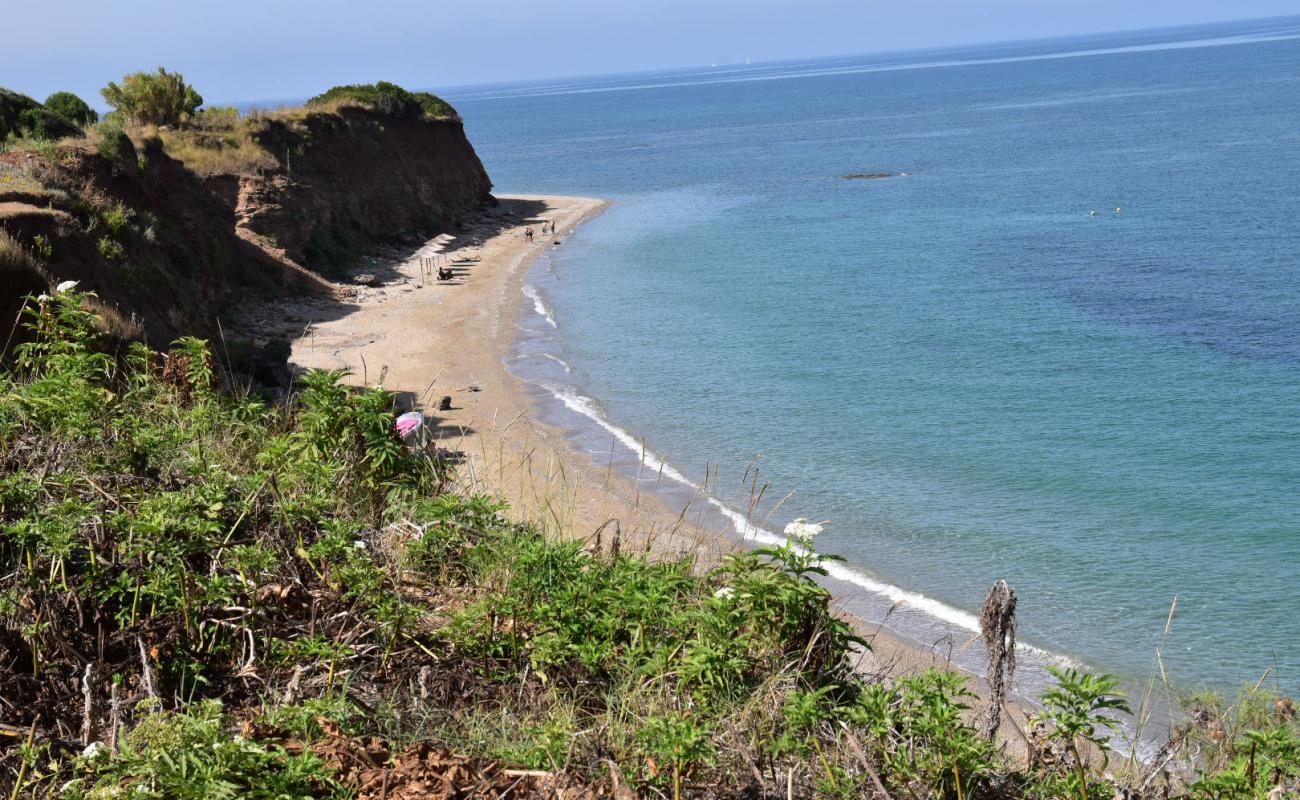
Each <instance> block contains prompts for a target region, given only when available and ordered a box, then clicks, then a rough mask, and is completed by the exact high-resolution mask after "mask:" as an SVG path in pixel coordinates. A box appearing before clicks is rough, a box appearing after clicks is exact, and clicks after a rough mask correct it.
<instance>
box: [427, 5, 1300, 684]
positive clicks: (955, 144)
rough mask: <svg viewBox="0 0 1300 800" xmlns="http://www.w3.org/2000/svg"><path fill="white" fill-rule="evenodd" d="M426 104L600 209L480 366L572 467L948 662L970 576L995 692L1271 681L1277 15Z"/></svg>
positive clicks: (1286, 131)
mask: <svg viewBox="0 0 1300 800" xmlns="http://www.w3.org/2000/svg"><path fill="white" fill-rule="evenodd" d="M443 93H444V94H445V95H446V96H447V97H448V98H449V99H450V100H451V101H452V102H453V103H454V104H455V105H456V107H457V108H458V110H459V111H460V112H461V114H462V115H463V117H464V119H465V124H466V129H467V131H468V134H469V137H470V139H471V141H473V142H474V145H475V147H476V148H477V150H478V152H479V154H480V156H481V157H482V159H483V161H484V163H485V165H486V167H487V169H488V172H489V174H490V175H491V176H492V178H493V180H494V182H495V186H496V188H495V191H496V192H497V193H499V194H503V195H505V194H511V193H553V194H573V195H590V196H599V197H605V198H609V199H610V200H612V201H613V203H612V205H611V206H610V208H609V209H608V210H607V211H606V212H605V213H604V214H602V215H600V216H599V217H597V218H595V219H593V220H591V221H589V222H587V223H585V224H584V225H582V226H581V227H580V228H579V229H578V230H577V232H576V233H575V234H574V235H573V236H571V237H568V238H567V239H566V240H565V241H564V243H563V244H562V245H558V246H548V247H547V248H546V255H545V256H544V257H543V258H541V259H539V260H538V261H537V263H536V265H535V266H534V267H533V268H532V269H531V271H530V272H529V273H528V275H527V276H526V282H525V287H524V295H523V296H521V297H520V298H519V302H520V307H521V315H520V321H519V327H520V331H519V340H518V343H517V345H516V347H515V349H514V351H513V352H512V353H511V354H510V356H509V358H508V364H507V366H508V367H509V368H510V369H511V370H512V371H514V373H515V374H517V375H519V376H520V377H522V378H523V379H524V380H525V381H527V382H528V385H529V386H530V391H531V392H532V393H533V395H534V399H535V401H536V403H537V407H538V413H539V415H540V416H541V417H542V418H543V419H546V420H547V421H550V422H552V423H554V424H557V425H561V426H563V427H564V428H565V429H566V430H568V431H570V432H571V435H572V437H573V440H574V443H575V445H577V446H579V447H581V448H583V449H585V450H586V451H587V452H588V453H589V454H590V455H591V457H592V459H593V460H595V461H596V462H597V463H608V464H611V465H614V466H616V467H617V468H618V469H619V470H620V471H622V472H624V473H625V474H627V475H628V476H629V477H632V478H635V479H637V480H638V481H639V483H640V484H641V486H642V487H643V488H644V490H645V491H647V492H657V493H660V494H661V495H662V496H663V497H664V498H665V500H666V502H669V503H671V504H677V505H679V506H682V507H685V506H686V505H687V504H690V505H691V509H692V513H694V514H696V515H697V517H698V519H700V520H701V521H702V524H709V525H713V526H715V527H716V528H717V529H718V530H720V531H725V532H728V533H729V534H730V535H733V536H736V537H737V538H742V537H744V538H748V539H749V540H751V541H752V540H755V539H757V540H758V541H759V542H772V541H779V540H780V538H781V531H782V530H783V528H784V526H785V525H786V524H788V523H789V522H790V521H791V520H792V519H794V518H797V517H804V518H807V519H808V520H811V521H825V522H826V529H825V532H824V533H823V534H822V535H821V536H820V537H819V538H818V540H817V542H816V547H817V549H818V550H819V551H821V552H824V553H832V554H837V555H839V556H841V557H843V559H844V561H843V562H835V563H834V564H833V565H832V575H831V577H830V579H829V580H828V585H831V586H832V588H833V590H834V591H835V593H836V596H837V598H838V599H839V602H841V603H842V604H843V605H844V607H845V608H847V609H849V610H851V611H853V612H854V613H857V614H859V615H861V616H863V617H864V618H865V619H867V620H868V621H869V622H871V623H873V624H881V625H883V627H884V629H886V630H888V631H889V632H890V633H892V634H894V635H896V636H900V637H902V638H904V639H906V640H908V641H910V642H911V643H913V644H915V645H917V646H920V647H924V648H927V649H932V650H934V651H935V652H938V653H940V654H941V655H943V656H945V657H950V658H952V659H953V660H954V661H955V662H956V663H958V664H959V665H965V666H967V667H968V668H969V669H971V670H972V671H974V672H978V671H979V669H980V652H981V651H982V645H980V644H979V643H978V639H977V638H976V637H977V633H976V631H977V629H978V625H977V615H978V613H979V610H980V607H981V604H982V602H983V600H984V598H985V596H986V593H987V592H988V590H989V588H990V587H991V586H992V584H993V583H994V582H995V581H997V580H999V579H1005V580H1006V581H1007V582H1008V583H1009V584H1010V585H1011V586H1012V587H1013V588H1014V590H1015V591H1016V593H1017V596H1018V600H1019V603H1018V623H1019V639H1020V642H1021V646H1022V667H1021V674H1022V676H1024V677H1023V678H1022V683H1021V685H1022V688H1023V687H1024V686H1025V685H1028V686H1030V687H1032V686H1034V685H1035V678H1034V677H1033V674H1034V670H1035V669H1036V668H1037V667H1038V666H1040V665H1042V664H1048V663H1057V664H1066V665H1075V666H1078V667H1080V668H1083V669H1087V670H1090V671H1097V672H1109V673H1114V674H1116V675H1119V676H1120V677H1121V678H1123V680H1124V681H1125V683H1126V685H1128V686H1130V687H1133V688H1134V689H1135V690H1136V691H1141V690H1142V687H1143V686H1145V685H1146V683H1147V681H1149V679H1150V677H1151V676H1152V675H1156V676H1158V678H1159V680H1160V681H1161V682H1164V681H1168V683H1169V685H1171V686H1173V687H1175V688H1176V690H1177V691H1192V690H1201V689H1211V690H1219V691H1224V692H1229V693H1231V692H1233V691H1235V690H1236V689H1237V688H1238V687H1240V686H1242V685H1245V684H1255V683H1257V682H1260V681H1263V684H1264V685H1267V686H1270V687H1272V688H1275V689H1277V690H1279V691H1282V692H1284V693H1292V694H1294V693H1296V692H1298V691H1300V602H1298V600H1297V597H1298V594H1300V593H1298V591H1297V573H1298V572H1300V17H1291V18H1275V19H1267V20H1253V21H1245V22H1236V23H1228V24H1215V25H1203V26H1194V27H1180V28H1166V29H1159V30H1147V31H1137V32H1127V33H1113V34H1104V35H1090V36H1082V37H1073V38H1059V39H1051V40H1041V41H1029V42H1013V43H1002V44H991V45H980V46H970V47H961V48H948V49H941V50H926V51H908V52H891V53H881V54H874V55H873V54H867V55H850V56H842V57H834V58H810V59H804V60H795V61H783V62H776V63H754V64H727V65H705V66H700V67H698V68H692V69H677V70H670V71H660V72H651V73H637V74H622V75H603V76H595V77H583V78H573V79H565V80H549V81H534V82H526V83H513V84H505V85H492V86H474V87H461V88H456V89H450V90H444V92H443ZM853 175H857V176H870V177H848V176H853ZM1026 658H1029V660H1028V662H1027V661H1026V660H1025V659H1026ZM1027 663H1028V664H1029V666H1026V664H1027ZM1038 672H1039V673H1041V670H1038ZM1026 681H1027V683H1026Z"/></svg>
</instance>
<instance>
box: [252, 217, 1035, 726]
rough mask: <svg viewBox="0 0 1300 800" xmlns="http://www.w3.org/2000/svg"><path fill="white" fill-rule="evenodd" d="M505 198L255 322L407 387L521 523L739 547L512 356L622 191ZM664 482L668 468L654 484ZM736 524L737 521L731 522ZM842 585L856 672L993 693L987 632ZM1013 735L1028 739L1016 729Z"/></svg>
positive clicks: (684, 547)
mask: <svg viewBox="0 0 1300 800" xmlns="http://www.w3.org/2000/svg"><path fill="white" fill-rule="evenodd" d="M499 199H500V201H501V205H500V206H499V207H498V208H496V209H487V210H485V211H484V212H482V214H480V215H479V217H478V219H477V220H475V221H472V222H470V223H469V224H467V225H466V226H465V229H464V230H463V231H461V232H459V233H457V234H456V235H450V234H445V235H442V236H439V237H437V238H435V239H433V240H430V241H429V242H426V243H425V244H424V245H423V246H421V247H419V248H405V249H401V250H394V251H393V256H392V257H391V258H387V259H378V258H376V259H370V264H371V266H369V267H366V268H365V269H366V271H368V272H371V273H374V274H375V275H377V276H381V283H380V285H378V286H374V287H356V288H353V287H351V286H348V287H347V288H346V289H345V290H344V293H345V294H348V293H350V294H351V296H350V297H346V298H345V299H343V300H341V301H340V300H335V301H322V300H312V299H297V300H294V301H288V302H281V303H275V304H273V305H272V306H271V307H267V306H265V305H264V306H262V307H260V308H259V309H258V311H257V312H256V313H260V314H262V315H263V316H268V312H270V314H269V316H271V317H275V318H276V320H275V321H274V322H267V321H263V323H261V324H259V323H258V322H257V321H255V320H254V321H251V324H252V326H253V327H254V328H255V329H260V330H261V331H263V332H268V330H267V329H268V328H273V327H274V326H275V325H277V324H278V325H281V326H283V325H285V324H286V323H287V324H291V325H297V327H298V329H299V331H298V332H299V335H297V336H294V337H292V338H293V349H292V355H291V356H290V362H291V364H292V365H293V366H294V367H295V368H297V369H313V368H314V369H347V370H349V371H350V372H351V373H352V374H351V375H350V376H349V377H348V378H347V379H346V381H347V382H349V383H353V384H356V385H361V384H366V383H368V384H370V385H374V384H375V383H382V384H383V385H384V386H385V387H386V388H387V389H389V390H390V391H394V392H396V393H398V395H399V402H400V403H401V404H402V405H403V406H404V407H408V408H412V409H416V410H421V411H424V412H426V413H427V414H429V415H430V416H431V418H432V423H433V425H432V428H433V437H434V438H435V440H436V441H437V443H438V446H439V447H442V448H445V449H448V450H452V451H458V452H460V453H463V458H464V460H463V463H462V464H461V465H460V469H459V471H458V474H459V477H458V479H457V480H456V486H457V488H458V489H459V490H461V491H465V492H470V493H487V494H492V495H496V496H499V497H502V498H504V499H505V500H507V501H508V502H509V503H510V509H509V511H508V512H507V513H508V516H510V517H511V518H512V519H516V520H521V521H522V520H529V521H532V522H534V523H536V524H539V525H540V526H541V527H542V528H543V529H544V530H546V531H547V532H549V533H561V534H562V535H566V536H571V537H576V538H593V537H595V536H602V537H605V539H606V541H608V538H609V537H610V536H613V535H616V534H615V532H617V535H620V536H621V537H622V543H623V547H624V548H625V549H626V548H628V547H629V546H635V547H639V548H642V549H645V550H648V551H651V552H656V553H660V554H666V555H676V554H682V553H690V554H691V555H693V556H695V557H697V558H698V559H699V560H700V561H701V562H702V563H705V564H709V563H712V562H715V561H716V560H718V559H720V558H721V557H722V556H723V555H724V554H725V553H727V552H730V551H733V550H735V549H736V548H737V547H740V546H742V545H741V544H740V541H739V540H740V537H739V536H738V535H735V534H729V533H727V532H723V531H719V530H715V529H713V528H714V526H712V525H706V524H705V523H704V522H703V520H702V514H703V513H710V512H711V513H713V514H714V515H718V514H722V515H724V518H725V515H729V514H735V513H736V512H734V511H732V510H731V509H728V508H722V507H719V508H712V507H710V508H705V507H706V506H710V504H714V505H716V504H717V503H718V501H716V500H714V499H713V498H712V497H710V496H709V495H708V494H705V493H704V492H703V491H701V490H700V489H698V487H697V488H696V489H695V490H694V492H690V491H685V492H683V491H674V492H673V493H672V494H673V499H674V500H675V501H679V502H680V501H682V500H683V498H685V502H684V507H681V508H678V507H673V506H670V505H668V501H667V498H666V497H665V496H663V494H661V493H659V492H656V491H654V490H653V487H652V488H651V490H650V491H643V489H642V485H641V484H642V483H645V482H646V481H647V480H649V479H648V478H647V479H643V480H640V481H638V480H636V479H635V476H629V475H625V474H621V473H620V472H619V471H618V469H617V468H616V467H615V465H614V464H613V463H612V461H613V459H607V461H609V462H610V463H606V464H600V463H598V459H597V458H596V457H595V452H594V451H584V450H582V449H581V448H579V447H578V446H577V444H576V442H575V438H576V435H577V434H576V433H575V432H574V431H573V430H570V429H568V428H566V427H564V426H561V425H558V424H554V423H551V422H548V421H545V420H542V419H539V417H541V416H543V415H542V414H541V413H540V412H541V409H540V408H539V403H538V398H537V397H536V396H530V395H533V394H534V392H540V391H543V390H542V389H541V388H540V387H539V386H538V385H537V384H534V383H531V382H530V381H528V380H527V379H526V378H524V377H521V376H519V375H516V374H515V373H514V372H513V371H512V370H511V369H510V368H509V367H508V366H507V359H508V358H509V357H510V356H511V354H512V353H513V352H514V351H515V347H516V344H517V342H518V341H519V339H520V337H521V336H522V335H523V334H524V332H525V330H526V329H524V328H522V326H520V325H519V322H520V319H521V314H523V313H526V308H527V305H528V304H532V305H533V307H534V309H535V310H536V312H537V314H538V316H539V317H541V316H544V315H545V314H546V312H545V310H544V306H542V305H541V300H540V299H539V298H537V297H534V296H530V295H528V294H526V292H525V285H526V284H525V279H526V276H527V275H528V273H529V270H530V269H532V268H533V267H534V265H535V263H536V262H537V261H538V260H539V259H540V258H541V257H542V256H543V255H545V254H546V253H547V252H549V251H550V249H551V248H552V247H556V246H563V243H564V242H567V241H568V239H569V238H570V237H571V236H572V235H573V234H574V231H575V230H576V229H577V228H578V227H579V226H580V225H581V224H582V223H583V222H586V221H588V220H590V219H592V218H594V217H596V216H597V215H599V214H600V213H601V212H602V211H604V210H605V209H606V208H607V207H608V206H609V205H610V201H607V200H602V199H597V198H577V197H563V196H555V195H515V196H509V197H502V198H499ZM544 220H545V221H551V220H554V221H555V222H556V225H557V228H558V230H557V233H556V234H554V235H548V236H547V237H540V236H539V237H538V238H537V240H536V241H534V242H533V243H527V242H525V241H524V240H523V233H522V231H523V229H524V228H525V227H527V226H530V225H531V226H532V227H533V228H534V229H535V230H537V231H539V230H540V223H541V222H542V221H544ZM552 242H557V243H556V244H552ZM422 258H423V259H433V261H434V263H438V264H451V265H452V266H454V267H455V268H456V270H457V275H456V277H455V278H454V279H453V280H452V281H449V282H445V283H443V282H434V281H432V280H428V279H424V278H422V275H421V272H422V265H421V259H422ZM457 261H462V262H465V263H463V264H460V265H457V264H456V262H457ZM428 263H429V262H426V268H427V264H428ZM303 320H306V325H305V327H304V326H303V325H302V324H301V323H302V321H303ZM550 324H551V325H552V326H554V323H553V321H552V322H550ZM270 332H274V331H270ZM280 333H281V334H283V333H284V330H283V327H282V328H281V330H280ZM548 357H549V356H548ZM443 397H450V398H451V408H450V410H446V411H440V410H437V409H438V405H439V401H440V400H441V399H442V398H443ZM623 444H624V445H626V442H624V443H623ZM616 446H617V445H616ZM642 463H643V465H644V463H645V462H644V461H643V462H642ZM667 469H669V470H670V469H671V468H670V467H669V468H667ZM663 477H665V474H664V472H663V471H661V472H660V473H659V475H658V476H656V477H655V479H654V482H655V483H659V482H661V481H662V478H663ZM669 480H670V481H672V480H674V479H673V478H669ZM683 481H684V483H685V484H686V485H689V486H693V485H694V484H692V483H691V482H689V481H685V480H684V479H683ZM681 488H684V487H681ZM699 501H705V502H703V503H701V502H699ZM730 522H731V523H732V524H731V525H730V526H729V527H732V528H733V529H734V520H730ZM831 583H833V584H841V585H842V586H841V590H840V591H833V595H834V600H833V601H832V602H833V605H834V606H835V607H836V608H837V609H839V613H840V614H841V615H842V616H844V617H845V618H847V619H848V620H849V621H850V622H851V623H853V625H854V627H855V628H856V629H857V630H858V631H859V633H860V635H863V637H864V638H866V639H867V640H868V641H869V642H870V643H871V651H870V652H868V653H865V654H864V655H863V657H862V659H861V660H860V662H859V664H858V669H859V670H860V671H863V672H865V673H869V674H873V675H879V676H897V675H903V674H907V673H909V672H914V671H917V670H919V669H923V668H926V667H931V666H933V667H938V668H941V669H957V670H958V671H960V672H962V673H964V674H966V675H967V676H969V678H970V686H971V688H972V689H973V690H975V691H977V692H982V691H983V679H982V677H981V675H980V674H978V672H976V670H975V669H972V668H971V667H970V666H968V665H962V664H959V663H957V662H956V661H955V660H954V652H960V651H962V650H965V649H968V648H971V647H980V645H978V643H977V642H978V635H975V639H974V640H973V641H971V640H967V641H960V640H955V639H953V638H952V637H947V638H945V639H940V640H938V641H936V642H934V643H932V644H931V645H929V646H928V647H927V646H926V645H924V644H922V643H920V642H919V641H916V640H915V639H909V638H907V637H906V635H905V634H904V633H895V632H894V631H892V630H890V629H889V627H888V625H887V623H888V622H889V621H890V620H889V615H890V613H892V609H891V611H890V612H888V613H886V614H885V615H884V616H885V618H884V619H880V620H876V621H868V620H869V619H871V617H868V616H864V615H862V614H860V613H855V612H854V610H853V609H852V606H854V605H857V606H859V607H864V606H863V604H862V603H861V602H860V601H859V602H858V603H854V602H853V600H854V598H853V597H851V596H846V592H854V591H856V592H859V593H866V592H869V590H868V589H866V588H863V587H860V586H856V587H855V586H854V585H853V583H852V582H850V581H845V580H843V579H840V580H838V581H831ZM895 605H896V606H897V605H899V604H898V603H896V604H895ZM846 606H847V608H846ZM872 616H873V617H874V616H879V614H873V615H872ZM1017 683H1018V684H1019V683H1021V681H1019V680H1018V681H1017ZM1014 702H1015V704H1016V705H1017V706H1018V707H1019V713H1017V714H1016V715H1015V717H1016V718H1017V724H1018V725H1020V724H1023V715H1024V712H1025V706H1024V704H1023V703H1022V702H1021V698H1020V697H1019V696H1017V697H1016V700H1015V701H1014ZM1004 733H1005V735H1007V736H1008V737H1009V738H1010V739H1012V740H1015V739H1017V738H1018V737H1016V734H1015V733H1014V732H1004Z"/></svg>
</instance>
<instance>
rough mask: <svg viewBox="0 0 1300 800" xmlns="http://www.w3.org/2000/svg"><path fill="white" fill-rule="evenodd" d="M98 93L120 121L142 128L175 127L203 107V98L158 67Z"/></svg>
mask: <svg viewBox="0 0 1300 800" xmlns="http://www.w3.org/2000/svg"><path fill="white" fill-rule="evenodd" d="M99 93H100V94H102V95H103V96H104V100H105V101H107V102H108V104H109V105H110V106H112V107H113V108H115V109H117V111H118V112H119V113H121V115H122V118H123V119H124V120H126V121H128V122H136V123H140V124H142V125H179V124H180V123H182V122H184V121H185V120H187V119H189V118H190V117H191V116H193V115H194V112H196V111H197V110H198V108H199V106H201V105H203V97H202V96H201V95H200V94H199V93H198V92H197V91H195V90H194V87H193V86H190V85H189V84H187V83H186V82H185V78H184V77H183V76H182V75H181V74H180V73H179V72H168V71H167V70H165V69H163V68H162V67H159V68H158V71H157V72H133V73H131V74H130V75H127V76H126V77H124V78H122V83H121V84H120V85H119V84H117V83H114V82H109V84H108V85H107V86H105V87H104V88H103V89H100V90H99Z"/></svg>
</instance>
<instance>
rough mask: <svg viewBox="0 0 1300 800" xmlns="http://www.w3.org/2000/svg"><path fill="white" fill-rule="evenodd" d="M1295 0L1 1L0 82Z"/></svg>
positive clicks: (199, 74)
mask: <svg viewBox="0 0 1300 800" xmlns="http://www.w3.org/2000/svg"><path fill="white" fill-rule="evenodd" d="M1296 10H1297V7H1296V1H1295V0H1234V1H1233V2H1231V3H1227V2H1223V0H904V2H886V0H621V1H620V0H554V1H553V2H547V1H546V0H456V2H443V1H442V0H362V1H361V2H357V0H311V2H306V1H305V0H220V2H215V1H214V0H44V1H43V2H32V0H0V19H2V20H3V23H2V24H3V27H4V28H6V29H7V30H6V31H5V35H4V36H3V39H4V46H3V48H0V86H3V87H5V88H9V89H14V90H17V91H20V92H23V93H25V94H29V95H32V96H34V97H36V98H37V99H43V98H44V97H46V96H47V95H48V94H50V93H51V92H54V91H58V90H70V91H73V92H76V93H77V94H79V95H81V96H82V97H83V98H84V99H85V100H86V101H87V102H90V103H91V104H92V105H95V106H97V107H100V108H103V106H104V104H103V101H102V100H101V98H100V97H99V88H100V87H101V86H103V85H104V84H105V83H107V82H108V81H109V80H115V79H117V78H119V77H120V76H121V75H123V74H125V73H128V72H133V71H136V70H141V69H154V68H156V67H159V66H165V67H167V68H168V69H169V70H175V71H179V72H181V73H182V74H184V76H185V78H186V80H187V81H188V82H190V83H191V84H193V85H194V86H195V87H196V88H197V89H198V90H199V91H200V92H201V93H202V94H203V96H204V98H205V99H206V100H207V101H208V102H209V103H213V104H226V103H247V102H253V101H259V100H261V101H274V100H281V99H294V98H304V97H307V96H310V95H313V94H317V93H319V92H321V91H323V90H325V89H327V88H329V87H330V86H333V85H335V84H339V83H371V82H374V81H377V80H388V81H392V82H394V83H398V84H401V85H403V86H406V87H408V88H411V89H428V88H431V89H434V90H438V89H446V88H448V87H456V86H465V85H469V84H477V83H497V82H506V81H524V80H531V79H544V78H552V77H563V76H577V75H596V74H604V73H617V72H633V71H640V70H652V69H660V68H672V67H691V66H701V65H707V64H711V63H718V62H723V61H743V60H744V59H746V58H750V59H752V60H753V61H755V62H759V61H772V60H780V59H786V58H800V57H812V56H825V55H844V54H856V53H873V52H880V51H888V50H908V49H915V48H924V47H939V46H946V45H955V44H973V43H979V42H993V41H1010V40H1016V39H1035V38H1043V37H1051V36H1064V35H1071V34H1083V33H1095V32H1101V31H1122V30H1136V29H1140V28H1152V27H1162V26H1167V25H1184V24H1193V23H1200V22H1215V21H1223V20H1231V19H1248V18H1252V17H1268V16H1280V15H1285V14H1294V13H1296Z"/></svg>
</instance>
